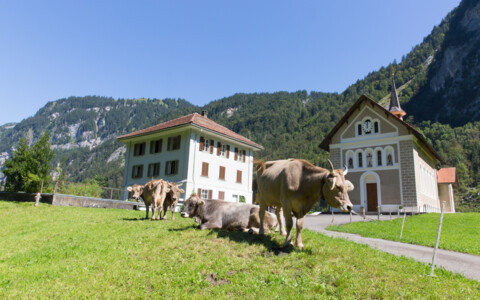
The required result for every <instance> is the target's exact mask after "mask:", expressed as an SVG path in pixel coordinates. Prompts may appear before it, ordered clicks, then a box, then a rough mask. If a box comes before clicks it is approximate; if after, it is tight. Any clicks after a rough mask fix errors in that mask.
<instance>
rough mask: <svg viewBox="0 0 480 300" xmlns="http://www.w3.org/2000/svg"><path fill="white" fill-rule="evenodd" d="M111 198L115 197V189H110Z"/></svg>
mask: <svg viewBox="0 0 480 300" xmlns="http://www.w3.org/2000/svg"><path fill="white" fill-rule="evenodd" d="M110 199H113V189H110Z"/></svg>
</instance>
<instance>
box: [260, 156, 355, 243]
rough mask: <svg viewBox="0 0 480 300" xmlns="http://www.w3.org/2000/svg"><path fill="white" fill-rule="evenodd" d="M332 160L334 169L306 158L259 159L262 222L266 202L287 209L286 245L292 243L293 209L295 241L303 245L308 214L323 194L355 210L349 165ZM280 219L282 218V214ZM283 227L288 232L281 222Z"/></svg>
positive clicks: (343, 207) (337, 204)
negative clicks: (342, 166)
mask: <svg viewBox="0 0 480 300" xmlns="http://www.w3.org/2000/svg"><path fill="white" fill-rule="evenodd" d="M328 162H329V163H330V167H331V169H330V170H326V169H323V168H320V167H317V166H314V165H313V164H311V163H309V162H308V161H305V160H302V159H288V160H277V161H267V162H265V161H255V164H256V168H257V181H258V198H259V202H260V223H261V225H263V217H264V214H265V208H266V205H271V206H276V207H277V208H278V209H277V211H280V210H283V215H284V217H285V223H286V227H287V232H286V239H285V245H286V246H288V245H290V244H291V243H292V236H291V230H292V226H293V220H292V213H293V215H294V216H295V217H296V218H297V222H296V228H297V236H296V239H295V245H296V246H297V247H299V248H303V243H302V229H303V221H304V217H305V215H306V214H307V213H308V212H309V211H310V209H311V208H312V207H313V205H314V204H315V203H316V202H318V201H320V199H322V198H323V199H325V200H326V201H327V202H328V204H330V205H331V206H332V207H335V208H340V209H341V210H342V211H344V212H347V211H351V210H352V208H353V205H352V203H351V202H350V199H349V197H348V193H347V192H348V191H351V190H353V184H352V183H351V182H350V181H348V180H345V175H347V172H348V169H346V170H345V171H342V170H341V169H338V170H334V168H333V164H332V162H331V161H330V160H329V161H328ZM277 217H278V214H277ZM278 220H279V222H281V218H278ZM280 230H281V232H282V234H284V233H285V231H284V229H283V224H281V223H280ZM263 233H264V231H263V226H260V234H263Z"/></svg>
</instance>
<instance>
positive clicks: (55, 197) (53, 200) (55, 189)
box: [52, 181, 58, 204]
mask: <svg viewBox="0 0 480 300" xmlns="http://www.w3.org/2000/svg"><path fill="white" fill-rule="evenodd" d="M57 187H58V181H57V182H55V188H54V189H53V199H52V204H55V200H56V199H57Z"/></svg>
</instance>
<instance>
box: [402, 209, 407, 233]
mask: <svg viewBox="0 0 480 300" xmlns="http://www.w3.org/2000/svg"><path fill="white" fill-rule="evenodd" d="M406 215H407V211H406V210H405V208H404V209H403V221H402V229H400V239H402V234H403V225H405V216H406Z"/></svg>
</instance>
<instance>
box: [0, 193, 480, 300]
mask: <svg viewBox="0 0 480 300" xmlns="http://www.w3.org/2000/svg"><path fill="white" fill-rule="evenodd" d="M143 216H144V212H141V211H140V212H139V211H127V210H113V209H88V208H78V207H59V206H58V207H57V206H50V205H47V204H41V205H40V206H39V207H37V208H35V207H33V205H32V204H31V203H12V202H4V201H0V228H1V229H2V230H1V231H0V239H1V243H0V298H60V297H61V298H192V297H193V298H223V299H224V298H260V297H261V298H267V299H271V298H277V297H278V298H287V299H288V298H326V297H327V298H328V297H331V298H424V297H428V298H439V297H440V298H445V297H453V298H465V297H467V298H478V297H480V283H478V282H475V281H471V280H468V279H465V278H464V277H462V276H460V275H455V274H452V273H449V272H446V271H444V270H441V269H437V271H436V273H437V276H438V277H436V278H432V277H428V276H426V274H428V273H429V268H428V266H427V265H424V264H421V263H417V262H414V261H413V260H411V259H407V258H404V257H396V256H393V255H389V254H385V253H383V252H381V251H378V250H374V249H371V248H369V247H367V246H365V245H357V244H354V243H351V242H349V241H346V240H342V239H333V238H329V237H325V236H323V235H321V234H318V233H315V232H312V231H308V230H305V232H304V234H303V239H304V244H305V249H304V250H303V251H299V250H293V251H287V250H286V249H283V248H282V247H281V245H282V243H283V237H281V236H280V235H278V234H275V235H271V236H270V235H267V236H265V237H261V236H258V235H249V234H245V233H241V232H227V231H209V230H204V231H201V230H198V229H196V228H195V223H194V222H193V220H192V219H182V218H180V217H179V216H177V218H176V220H175V221H171V220H168V221H156V222H152V221H149V220H144V219H142V217H143Z"/></svg>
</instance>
